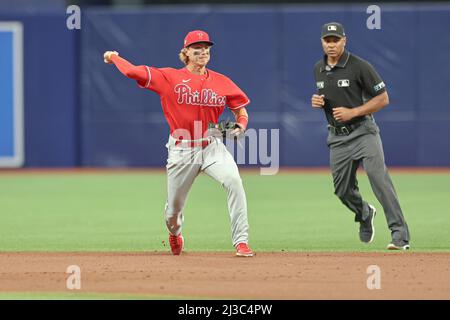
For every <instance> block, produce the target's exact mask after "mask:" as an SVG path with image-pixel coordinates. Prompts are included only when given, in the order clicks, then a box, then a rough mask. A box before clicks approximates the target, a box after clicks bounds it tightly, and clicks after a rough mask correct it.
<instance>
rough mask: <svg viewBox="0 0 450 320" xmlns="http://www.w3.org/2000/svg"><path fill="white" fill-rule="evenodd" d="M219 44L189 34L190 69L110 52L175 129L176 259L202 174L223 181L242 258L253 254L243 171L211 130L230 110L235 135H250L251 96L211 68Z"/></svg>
mask: <svg viewBox="0 0 450 320" xmlns="http://www.w3.org/2000/svg"><path fill="white" fill-rule="evenodd" d="M212 45H213V42H212V41H211V40H210V38H209V35H208V34H207V33H206V32H205V31H202V30H194V31H191V32H189V33H188V34H187V35H186V37H185V39H184V45H183V48H182V49H181V51H180V53H179V57H180V60H181V61H182V62H183V63H184V64H185V67H184V68H181V69H173V68H155V67H149V66H145V65H141V66H135V65H133V64H131V63H130V62H128V61H127V60H125V59H124V58H122V57H120V56H119V53H118V52H116V51H106V52H105V53H104V55H103V58H104V61H105V63H110V64H114V65H115V66H116V67H117V68H118V69H119V71H120V72H122V73H123V74H124V75H125V76H127V77H128V78H131V79H135V80H136V81H137V84H138V86H139V87H141V88H144V89H148V90H151V91H154V92H156V93H157V94H158V95H159V96H160V98H161V105H162V109H163V112H164V116H165V117H166V120H167V122H168V124H169V126H170V135H169V140H168V142H167V144H166V147H167V149H168V159H167V166H166V169H167V202H166V206H165V211H164V217H165V221H166V225H167V228H168V231H169V243H170V248H171V250H172V253H173V254H174V255H179V254H181V252H182V250H183V246H184V238H183V236H182V232H181V229H182V223H183V220H184V218H183V207H184V205H185V201H186V199H187V196H188V193H189V190H190V189H191V186H192V184H193V182H194V180H195V178H196V177H197V175H198V174H199V173H200V172H205V173H206V174H207V175H209V176H210V177H212V178H213V179H215V180H216V181H218V182H220V184H221V185H222V186H223V187H224V188H225V190H226V191H227V195H228V211H229V214H230V220H231V233H232V242H233V245H234V246H235V248H236V255H237V256H241V257H251V256H253V251H252V250H251V249H250V248H249V246H248V229H249V226H248V219H247V201H246V196H245V191H244V188H243V185H242V180H241V178H240V175H239V171H238V167H237V165H236V162H235V161H234V159H233V157H232V156H231V154H230V153H229V152H228V150H227V149H226V147H225V145H224V144H223V143H222V140H221V139H220V138H219V137H217V136H216V135H213V134H210V133H211V130H208V128H209V127H210V124H211V123H214V124H216V123H217V122H218V119H219V116H220V115H221V114H222V112H223V111H224V108H225V106H228V108H229V109H230V110H231V111H232V112H233V114H234V115H235V118H236V126H235V128H234V130H232V132H231V135H232V136H239V135H242V134H244V131H245V129H246V127H247V124H248V114H247V111H246V108H245V107H246V106H247V105H248V104H249V103H250V100H249V98H248V97H247V96H246V94H245V93H244V92H243V91H242V90H241V89H240V88H239V87H238V86H237V85H236V84H235V83H234V82H233V81H231V80H230V79H229V78H228V77H226V76H224V75H222V74H220V73H217V72H214V71H212V70H210V69H207V68H206V65H207V64H208V62H209V60H210V51H211V46H212Z"/></svg>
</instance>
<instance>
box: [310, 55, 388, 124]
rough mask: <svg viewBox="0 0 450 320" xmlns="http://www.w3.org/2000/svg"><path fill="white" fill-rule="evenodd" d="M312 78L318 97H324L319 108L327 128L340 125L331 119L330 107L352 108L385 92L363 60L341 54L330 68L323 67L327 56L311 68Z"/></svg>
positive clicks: (379, 79)
mask: <svg viewBox="0 0 450 320" xmlns="http://www.w3.org/2000/svg"><path fill="white" fill-rule="evenodd" d="M314 76H315V78H316V87H317V91H318V94H319V95H322V94H323V95H325V106H324V107H323V109H324V111H325V115H326V117H327V121H328V123H329V124H330V125H332V126H335V127H339V126H342V125H344V123H342V122H339V121H337V120H336V119H334V117H333V108H336V107H346V108H355V107H359V106H361V105H363V104H364V103H365V102H367V101H368V100H370V99H372V98H373V97H375V96H377V95H379V94H381V93H383V92H385V91H386V88H385V85H384V82H383V80H381V77H380V76H379V74H378V73H377V72H376V71H375V69H374V67H373V66H372V65H371V64H370V63H369V62H367V61H365V60H363V59H361V58H360V57H358V56H355V55H354V54H352V53H350V52H348V51H344V53H343V54H342V56H341V58H340V59H339V61H338V63H337V64H336V65H335V66H334V67H330V66H328V64H327V56H326V55H325V56H324V57H323V59H321V60H319V61H318V62H317V63H316V65H315V66H314ZM363 118H364V116H363V117H357V118H353V119H351V120H350V121H348V122H346V123H345V124H352V123H355V122H358V121H361V120H362V119H363Z"/></svg>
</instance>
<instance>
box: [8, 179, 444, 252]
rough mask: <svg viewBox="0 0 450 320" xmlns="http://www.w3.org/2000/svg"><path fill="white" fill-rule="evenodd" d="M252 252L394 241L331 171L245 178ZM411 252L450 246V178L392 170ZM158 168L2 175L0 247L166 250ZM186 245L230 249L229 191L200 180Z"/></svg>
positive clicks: (366, 192) (376, 246)
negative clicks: (360, 212) (356, 214)
mask: <svg viewBox="0 0 450 320" xmlns="http://www.w3.org/2000/svg"><path fill="white" fill-rule="evenodd" d="M242 178H243V181H244V186H245V189H246V192H247V197H248V207H249V220H250V237H251V239H250V243H251V245H252V247H253V248H254V249H255V250H256V251H283V250H284V251H379V250H384V248H385V246H386V244H387V243H388V242H389V240H390V233H389V230H388V229H387V226H386V220H385V217H384V214H383V210H382V208H381V206H380V205H379V203H378V202H377V201H376V199H375V197H374V196H373V194H372V192H371V189H370V187H369V184H368V180H367V178H366V177H365V176H364V175H360V179H359V180H360V189H361V192H362V194H363V196H364V197H365V198H366V200H368V201H369V202H371V203H373V204H375V206H376V207H377V208H378V215H377V218H376V221H375V224H376V235H375V241H374V243H373V244H371V245H370V246H367V245H363V244H361V243H360V242H359V240H358V233H357V230H358V225H357V224H356V223H354V222H353V214H351V213H350V212H349V211H348V210H347V209H346V208H345V207H344V206H343V205H342V204H341V203H340V201H339V200H338V199H337V198H336V197H335V196H334V194H333V188H332V182H331V177H330V176H329V174H327V173H283V174H278V175H276V176H260V175H258V174H256V173H244V174H242ZM392 178H393V180H394V184H395V186H396V189H397V193H398V195H399V198H400V201H401V204H402V206H403V209H404V212H405V216H406V218H407V221H408V223H409V226H410V231H411V236H412V240H411V244H412V248H413V250H416V251H450V232H449V230H450V200H449V196H450V174H449V173H441V174H423V173H422V174H405V173H399V174H392ZM165 197H166V179H165V173H164V172H160V173H158V172H155V173H151V172H145V173H142V172H141V173H137V172H135V173H132V172H131V173H129V174H128V173H103V174H86V173H83V174H74V173H71V174H65V173H60V174H48V175H45V174H30V175H27V174H18V175H0V251H154V250H158V251H161V250H168V248H167V247H166V246H164V245H163V241H165V242H166V241H167V231H166V228H165V225H164V220H163V210H164V203H165ZM184 214H185V225H184V231H183V233H184V235H185V238H186V250H188V251H232V250H233V248H232V246H231V240H230V230H229V217H228V212H227V205H226V193H225V192H224V190H223V189H222V187H221V186H220V185H219V184H218V183H216V182H215V181H214V180H212V179H211V178H209V177H207V176H205V175H201V176H199V177H198V179H197V180H196V182H195V184H194V186H193V188H192V191H191V193H190V195H189V198H188V202H187V206H186V208H185V213H184Z"/></svg>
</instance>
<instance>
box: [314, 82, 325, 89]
mask: <svg viewBox="0 0 450 320" xmlns="http://www.w3.org/2000/svg"><path fill="white" fill-rule="evenodd" d="M316 87H317V89H323V88H324V87H325V86H324V83H323V81H319V82H316Z"/></svg>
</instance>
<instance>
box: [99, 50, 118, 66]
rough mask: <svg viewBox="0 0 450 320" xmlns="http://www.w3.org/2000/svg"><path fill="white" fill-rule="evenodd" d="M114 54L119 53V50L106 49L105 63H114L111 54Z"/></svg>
mask: <svg viewBox="0 0 450 320" xmlns="http://www.w3.org/2000/svg"><path fill="white" fill-rule="evenodd" d="M113 54H115V55H117V56H118V55H119V53H118V52H117V51H106V52H105V53H104V54H103V61H104V62H105V63H112V61H111V55H113Z"/></svg>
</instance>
